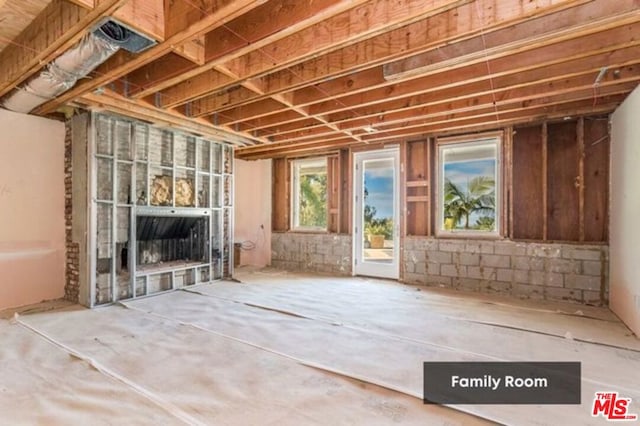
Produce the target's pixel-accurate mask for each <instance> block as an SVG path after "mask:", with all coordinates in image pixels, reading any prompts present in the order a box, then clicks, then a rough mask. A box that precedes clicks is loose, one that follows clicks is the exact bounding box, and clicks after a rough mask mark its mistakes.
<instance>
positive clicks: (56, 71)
mask: <svg viewBox="0 0 640 426" xmlns="http://www.w3.org/2000/svg"><path fill="white" fill-rule="evenodd" d="M100 30H101V31H100V32H101V34H100V35H99V36H98V35H95V34H93V33H89V34H87V35H85V36H84V37H83V38H82V40H80V41H79V42H78V43H77V44H75V45H74V46H73V47H71V48H70V49H69V50H67V51H66V52H64V53H63V54H62V55H60V56H58V57H57V58H56V59H54V60H53V61H52V62H51V63H49V64H47V65H46V67H45V68H44V69H43V70H42V71H40V73H39V74H37V75H36V76H35V77H32V78H31V79H29V80H27V82H26V83H25V84H24V85H23V86H22V87H18V88H16V89H15V90H14V91H13V92H11V93H10V94H9V95H7V97H6V98H5V99H4V101H3V102H2V106H3V107H4V108H6V109H9V110H11V111H16V112H22V113H28V112H30V111H32V110H33V109H34V108H36V107H37V106H39V105H42V104H43V103H45V102H47V101H48V100H50V99H53V98H55V97H56V96H58V95H60V94H61V93H64V92H66V91H67V90H69V89H70V88H71V87H73V86H74V85H75V84H76V82H77V81H78V79H80V78H84V77H86V76H87V75H88V74H89V73H90V72H91V71H93V70H94V69H95V68H96V67H97V66H98V65H100V64H101V63H103V62H104V61H106V60H107V59H109V58H110V57H111V56H112V55H113V54H114V53H116V52H117V51H118V49H119V48H120V45H119V43H120V42H121V41H122V40H121V39H123V38H128V37H129V32H128V30H127V29H126V28H118V25H117V24H114V23H112V22H107V23H106V24H104V25H102V26H101V27H100Z"/></svg>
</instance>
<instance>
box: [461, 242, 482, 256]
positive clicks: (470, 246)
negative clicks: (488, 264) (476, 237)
mask: <svg viewBox="0 0 640 426" xmlns="http://www.w3.org/2000/svg"><path fill="white" fill-rule="evenodd" d="M464 251H465V252H467V253H472V254H475V253H480V242H479V241H467V242H466V243H465V244H464Z"/></svg>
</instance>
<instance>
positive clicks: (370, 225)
mask: <svg viewBox="0 0 640 426" xmlns="http://www.w3.org/2000/svg"><path fill="white" fill-rule="evenodd" d="M368 195H369V191H368V190H367V188H365V189H364V200H365V203H366V201H367V196H368ZM376 213H377V210H376V208H375V207H374V206H372V205H369V204H365V206H364V232H365V234H367V235H384V239H385V240H391V239H393V219H392V218H390V217H385V218H376V217H375V216H376Z"/></svg>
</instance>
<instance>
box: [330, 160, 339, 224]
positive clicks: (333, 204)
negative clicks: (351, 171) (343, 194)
mask: <svg viewBox="0 0 640 426" xmlns="http://www.w3.org/2000/svg"><path fill="white" fill-rule="evenodd" d="M327 185H328V188H327V190H328V192H329V193H328V197H327V204H328V206H327V210H328V215H329V217H328V220H327V230H328V231H329V232H331V233H337V232H338V231H339V229H338V228H339V216H340V215H339V213H340V210H339V207H340V159H339V158H338V156H333V157H329V158H327Z"/></svg>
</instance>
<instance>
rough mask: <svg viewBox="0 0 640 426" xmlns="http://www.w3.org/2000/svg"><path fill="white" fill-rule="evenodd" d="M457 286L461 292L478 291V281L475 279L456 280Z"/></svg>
mask: <svg viewBox="0 0 640 426" xmlns="http://www.w3.org/2000/svg"><path fill="white" fill-rule="evenodd" d="M457 286H458V287H459V288H461V289H463V290H469V291H480V290H481V285H480V280H478V279H475V278H460V279H459V280H457Z"/></svg>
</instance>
